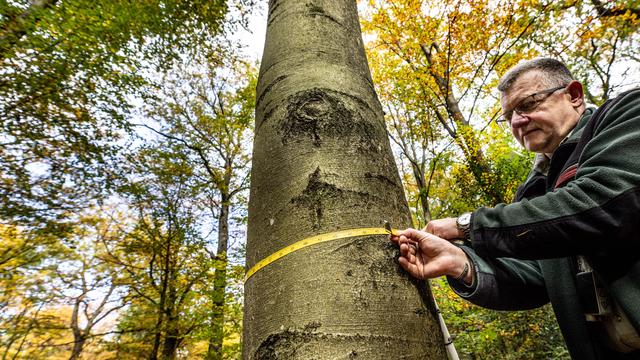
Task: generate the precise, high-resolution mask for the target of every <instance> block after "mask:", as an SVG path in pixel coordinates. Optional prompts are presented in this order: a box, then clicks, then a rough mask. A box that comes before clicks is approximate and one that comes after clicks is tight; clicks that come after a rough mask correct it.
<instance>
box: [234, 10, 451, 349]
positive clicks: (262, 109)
mask: <svg viewBox="0 0 640 360" xmlns="http://www.w3.org/2000/svg"><path fill="white" fill-rule="evenodd" d="M257 93H258V99H257V108H256V136H255V140H254V141H255V142H254V154H253V167H252V173H251V179H252V182H251V194H250V195H251V197H250V199H251V200H250V203H249V229H248V244H247V266H248V267H251V266H253V265H255V264H256V263H257V262H258V261H260V260H262V259H264V258H265V257H267V256H269V255H270V254H272V253H274V252H275V251H277V250H279V249H281V248H283V247H285V246H287V245H290V244H293V243H295V242H297V241H299V240H302V239H304V238H307V237H309V236H313V235H317V234H321V233H326V232H332V231H337V230H345V229H352V228H362V227H380V226H381V225H382V221H383V220H388V221H390V222H391V223H392V224H393V225H394V226H396V227H399V228H402V227H407V226H410V225H411V219H410V214H409V208H408V206H407V203H406V200H405V198H404V193H403V190H402V185H401V182H400V177H399V176H398V170H397V168H396V165H395V162H394V159H393V155H392V152H391V148H390V145H389V140H388V138H387V132H386V129H385V125H384V120H383V112H382V108H381V106H380V103H379V102H378V99H377V97H376V94H375V91H374V89H373V84H372V80H371V76H370V72H369V68H368V65H367V61H366V57H365V54H364V47H363V43H362V37H361V33H360V26H359V23H358V16H357V8H356V2H355V1H353V0H325V1H321V0H315V1H305V2H301V1H298V0H280V1H274V0H272V1H270V4H269V20H268V28H267V39H266V46H265V51H264V56H263V59H262V64H261V70H260V80H259V84H258V92H257ZM397 256H398V253H397V249H396V247H394V246H393V245H392V244H391V243H390V242H389V240H388V239H387V237H386V236H384V235H371V236H363V237H355V238H344V239H339V240H334V241H330V242H324V243H321V244H317V245H314V246H310V247H306V248H304V249H301V250H298V251H295V252H293V253H291V254H289V255H287V256H285V257H283V258H281V259H279V260H277V261H276V262H273V263H271V264H270V265H268V266H266V267H264V268H263V269H262V270H260V271H258V272H257V273H255V275H253V276H252V277H251V278H250V279H248V281H247V282H246V283H245V316H244V337H243V340H244V345H243V351H244V352H243V358H244V359H310V358H313V359H398V358H404V359H445V358H446V354H445V351H444V346H443V339H442V333H441V331H440V328H439V326H438V323H437V317H436V313H435V308H434V306H433V302H432V299H431V296H430V293H429V289H428V287H427V286H426V285H425V283H424V282H415V281H413V280H412V279H411V278H410V277H409V276H407V275H406V274H405V273H404V272H403V271H402V270H401V269H400V267H399V266H398V264H397V262H396V258H397Z"/></svg>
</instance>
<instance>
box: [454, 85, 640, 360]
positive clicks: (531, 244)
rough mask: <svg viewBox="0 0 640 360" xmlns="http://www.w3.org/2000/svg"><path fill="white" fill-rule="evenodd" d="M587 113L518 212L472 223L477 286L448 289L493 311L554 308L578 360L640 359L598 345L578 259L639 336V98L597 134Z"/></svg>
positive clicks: (494, 213)
mask: <svg viewBox="0 0 640 360" xmlns="http://www.w3.org/2000/svg"><path fill="white" fill-rule="evenodd" d="M593 114H594V112H593V110H592V109H588V110H586V111H585V113H584V114H583V116H582V117H581V118H580V120H579V122H578V124H577V126H576V128H575V129H574V131H573V133H572V134H571V135H570V137H569V138H568V139H567V140H566V141H565V142H563V143H562V144H561V145H560V146H559V147H558V149H556V151H555V152H554V154H553V157H552V159H551V162H550V164H549V169H548V174H547V175H546V176H545V175H544V174H543V173H541V172H540V171H539V170H538V169H535V168H534V170H532V172H531V174H530V175H529V177H528V179H527V181H526V182H525V183H524V184H523V185H522V186H521V187H520V189H519V190H518V194H517V196H516V201H515V202H514V203H511V204H508V205H507V204H500V205H498V206H496V207H494V208H480V209H478V210H476V211H475V212H474V213H473V214H472V218H471V224H472V225H471V244H470V246H468V247H463V249H464V250H465V251H466V252H467V253H468V254H469V256H470V257H471V259H472V260H473V261H474V264H475V266H476V271H477V272H476V275H477V276H476V281H475V283H474V284H473V285H472V287H466V286H464V285H463V284H461V283H457V282H456V281H455V280H452V279H449V282H450V284H451V286H452V287H453V289H454V290H455V291H456V292H457V293H458V294H459V295H460V296H462V297H463V298H466V299H468V300H469V301H471V302H473V303H475V304H477V305H480V306H483V307H486V308H491V309H497V310H525V309H531V308H534V307H538V306H542V305H544V304H546V303H547V302H549V301H550V302H551V304H552V306H553V309H554V312H555V314H556V318H557V320H558V323H559V325H560V329H561V331H562V334H563V336H564V338H565V341H566V343H567V347H568V349H569V352H570V354H571V356H572V358H574V359H581V360H582V359H607V360H609V359H640V352H638V351H636V352H634V353H632V354H627V355H621V354H618V353H612V352H611V351H610V350H608V349H607V348H606V347H604V346H603V337H602V336H601V335H598V334H597V332H598V330H599V329H598V326H599V325H598V324H597V323H592V322H587V321H586V320H585V315H584V312H583V311H582V309H581V306H582V305H581V303H580V300H581V299H580V296H578V292H577V290H576V283H575V274H576V273H577V268H576V265H575V256H576V255H583V256H585V257H586V258H587V259H588V260H589V263H590V264H591V266H592V267H593V268H594V269H595V271H596V273H597V274H598V275H599V276H600V277H601V278H602V279H603V280H604V283H605V285H606V286H607V288H608V289H609V291H610V293H611V294H612V296H613V297H614V298H615V299H616V300H617V301H618V303H619V304H620V307H621V308H622V309H623V310H624V311H625V313H626V314H627V316H628V317H629V318H630V320H631V322H632V324H633V326H634V327H635V328H636V330H638V331H640V89H635V90H633V91H630V92H628V93H625V94H624V95H623V96H621V97H620V98H619V100H618V101H616V102H613V103H612V105H611V106H610V108H609V109H608V110H607V111H606V112H605V113H604V116H603V117H602V118H601V120H600V121H598V123H597V125H596V126H595V127H594V126H593V124H590V119H591V117H592V115H593ZM585 129H586V130H585ZM587 132H588V135H587V136H585V137H584V138H583V143H582V144H580V139H581V137H583V134H584V133H587ZM576 148H580V149H583V150H582V152H581V153H580V152H579V151H576V152H575V153H574V150H576ZM577 155H579V157H578V156H577ZM572 160H578V162H577V164H576V166H570V165H572ZM574 162H575V161H574Z"/></svg>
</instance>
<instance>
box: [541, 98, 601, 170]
mask: <svg viewBox="0 0 640 360" xmlns="http://www.w3.org/2000/svg"><path fill="white" fill-rule="evenodd" d="M594 112H595V108H592V107H589V108H586V109H585V110H584V112H583V113H582V115H580V119H578V123H576V126H575V127H574V128H573V130H571V132H570V133H569V135H567V137H566V138H564V140H562V142H561V143H560V145H559V146H558V148H560V147H561V146H562V145H564V144H574V143H577V142H578V140H580V137H581V136H582V131H583V130H584V127H585V125H586V124H587V123H588V122H589V119H591V116H593V113H594ZM556 150H557V149H556ZM554 153H555V151H554ZM552 157H553V154H552ZM550 162H551V159H550V158H549V157H548V156H547V155H545V154H543V153H536V155H535V158H534V160H533V167H532V169H531V173H530V174H529V177H531V176H533V175H545V176H546V175H547V174H548V172H549V164H550Z"/></svg>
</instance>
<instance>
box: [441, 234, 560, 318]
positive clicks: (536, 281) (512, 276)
mask: <svg viewBox="0 0 640 360" xmlns="http://www.w3.org/2000/svg"><path fill="white" fill-rule="evenodd" d="M461 248H462V250H463V251H464V252H465V253H466V254H467V256H468V257H469V259H470V260H471V261H473V264H474V268H475V276H474V282H473V284H471V286H467V285H465V284H463V283H462V282H460V281H457V280H455V279H454V278H452V277H447V280H448V281H449V285H450V286H451V288H452V289H453V291H455V292H456V294H458V295H459V296H460V297H462V298H463V299H466V300H468V301H470V302H472V303H474V304H476V305H479V306H482V307H484V308H488V309H494V310H528V309H533V308H536V307H539V306H542V305H544V304H546V303H547V302H549V297H548V295H547V291H546V288H545V284H544V279H543V277H542V272H541V270H540V265H539V264H538V262H537V261H533V260H516V259H510V258H499V259H493V260H486V259H483V258H481V257H479V256H478V255H477V254H476V253H475V251H474V250H473V249H472V248H470V247H466V246H463V247H461Z"/></svg>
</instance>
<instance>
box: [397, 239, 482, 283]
mask: <svg viewBox="0 0 640 360" xmlns="http://www.w3.org/2000/svg"><path fill="white" fill-rule="evenodd" d="M390 239H391V241H393V242H395V243H396V244H399V245H400V258H399V259H398V261H399V262H400V265H401V266H402V268H403V269H405V270H406V271H407V272H408V273H409V274H411V275H412V276H414V277H417V278H419V279H431V278H436V277H439V276H443V275H449V276H453V277H458V276H459V275H460V274H462V272H463V270H464V267H465V264H467V266H469V259H468V258H467V255H466V254H465V253H464V251H462V250H460V248H458V247H457V246H455V245H453V244H451V243H450V242H449V241H447V240H445V239H442V238H440V237H438V236H435V235H433V234H429V233H426V232H424V231H419V230H415V229H406V230H398V231H397V233H396V235H391V236H390ZM463 280H464V282H465V283H467V284H471V282H472V280H473V274H472V273H471V272H469V274H468V275H467V276H466V277H465V278H464V279H463Z"/></svg>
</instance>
